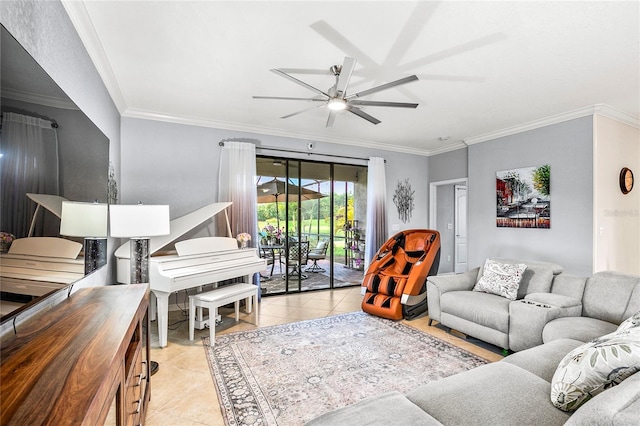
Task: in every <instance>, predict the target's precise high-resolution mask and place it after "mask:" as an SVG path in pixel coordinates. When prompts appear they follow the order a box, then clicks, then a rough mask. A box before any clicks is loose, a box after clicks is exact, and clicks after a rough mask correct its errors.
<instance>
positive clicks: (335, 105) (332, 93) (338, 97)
mask: <svg viewBox="0 0 640 426" xmlns="http://www.w3.org/2000/svg"><path fill="white" fill-rule="evenodd" d="M355 66H356V60H355V59H354V58H350V57H345V58H344V63H343V64H342V65H334V66H332V67H331V68H329V71H330V72H331V74H333V75H334V76H335V78H336V82H335V84H334V85H333V86H332V87H330V88H329V90H327V91H326V92H325V91H322V90H320V89H318V88H316V87H313V86H311V85H310V84H307V83H305V82H304V81H302V80H298V79H297V78H295V77H293V76H291V75H290V74H287V73H286V72H284V71H282V70H281V69H278V68H274V69H272V70H271V71H272V72H274V73H276V74H278V75H280V76H282V77H284V78H286V79H288V80H291V81H293V82H294V83H296V84H299V85H300V86H302V87H305V88H307V89H309V90H311V91H312V92H315V93H316V96H314V97H312V98H294V97H283V96H254V97H253V98H254V99H279V100H288V101H308V102H319V103H320V104H319V105H315V106H313V107H311V108H307V109H304V110H302V111H298V112H294V113H293V114H288V115H285V116H283V117H280V118H289V117H293V116H294V115H298V114H301V113H303V112H305V111H309V110H311V109H315V108H324V107H327V108H328V109H329V117H328V119H327V127H331V126H332V125H333V121H334V120H335V117H336V113H337V112H338V111H343V110H344V111H349V112H350V113H352V114H355V115H357V116H358V117H360V118H364V119H365V120H367V121H368V122H370V123H373V124H379V123H381V121H380V120H378V119H377V118H375V117H373V116H371V115H369V114H367V113H366V112H364V111H362V109H361V107H363V106H377V107H395V108H416V107H417V106H418V104H414V103H406V102H383V101H367V100H361V99H359V98H362V97H363V96H367V95H371V94H373V93H377V92H380V91H383V90H387V89H390V88H392V87H395V86H399V85H401V84H406V83H410V82H412V81H416V80H418V77H417V76H415V75H412V76H409V77H405V78H401V79H399V80H395V81H392V82H391V83H386V84H382V85H380V86H376V87H372V88H370V89H366V90H362V91H360V92H355V93H350V94H349V93H347V86H348V85H349V80H350V79H351V74H352V73H353V70H354V68H355Z"/></svg>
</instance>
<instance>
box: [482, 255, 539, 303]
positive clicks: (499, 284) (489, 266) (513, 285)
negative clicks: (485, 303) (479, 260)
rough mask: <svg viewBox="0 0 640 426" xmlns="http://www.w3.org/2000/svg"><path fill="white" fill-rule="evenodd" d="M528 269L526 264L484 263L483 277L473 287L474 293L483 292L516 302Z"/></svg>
mask: <svg viewBox="0 0 640 426" xmlns="http://www.w3.org/2000/svg"><path fill="white" fill-rule="evenodd" d="M526 269H527V265H525V264H524V263H501V262H496V261H495V260H491V259H487V260H486V261H485V262H484V268H483V271H482V276H481V277H480V279H479V280H478V282H477V283H476V285H475V286H474V287H473V291H482V292H484V293H491V294H496V295H498V296H502V297H506V298H507V299H510V300H516V297H518V288H519V287H520V281H522V274H524V271H525V270H526Z"/></svg>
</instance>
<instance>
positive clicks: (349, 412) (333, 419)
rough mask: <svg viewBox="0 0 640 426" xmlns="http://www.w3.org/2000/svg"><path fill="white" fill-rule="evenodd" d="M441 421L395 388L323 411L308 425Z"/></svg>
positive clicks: (436, 423)
mask: <svg viewBox="0 0 640 426" xmlns="http://www.w3.org/2000/svg"><path fill="white" fill-rule="evenodd" d="M392 424H393V425H406V426H414V425H427V426H428V425H440V422H438V421H437V420H435V419H434V418H433V417H431V416H430V415H429V414H427V413H425V412H424V411H422V410H421V409H420V408H419V407H418V406H417V405H415V404H413V403H412V402H411V401H409V400H408V399H407V398H406V397H405V396H404V395H402V394H401V393H400V392H397V391H392V392H387V393H383V394H381V395H377V396H373V397H370V398H367V399H363V400H362V401H360V402H358V403H356V404H353V405H349V406H347V407H343V408H338V409H337V410H334V411H330V412H328V413H325V414H322V415H321V416H319V417H316V418H315V419H313V420H311V421H310V422H307V423H305V425H308V426H336V425H392Z"/></svg>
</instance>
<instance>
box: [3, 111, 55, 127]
mask: <svg viewBox="0 0 640 426" xmlns="http://www.w3.org/2000/svg"><path fill="white" fill-rule="evenodd" d="M16 114H20V113H19V112H17V113H16ZM21 115H26V114H21ZM3 117H4V114H0V128H2V118H3ZM29 117H31V116H29ZM35 118H40V117H35ZM40 119H41V120H46V121H50V122H51V127H52V128H54V129H57V128H58V123H57V122H56V120H52V119H50V118H40Z"/></svg>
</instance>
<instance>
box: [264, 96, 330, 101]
mask: <svg viewBox="0 0 640 426" xmlns="http://www.w3.org/2000/svg"><path fill="white" fill-rule="evenodd" d="M252 98H253V99H279V100H283V101H319V102H326V101H327V100H326V99H318V98H290V97H286V96H252Z"/></svg>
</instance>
